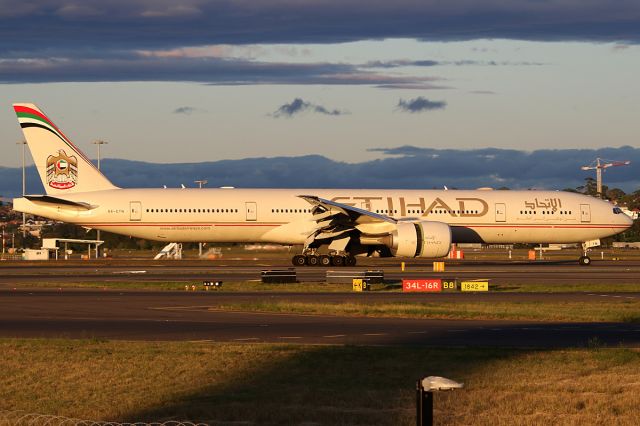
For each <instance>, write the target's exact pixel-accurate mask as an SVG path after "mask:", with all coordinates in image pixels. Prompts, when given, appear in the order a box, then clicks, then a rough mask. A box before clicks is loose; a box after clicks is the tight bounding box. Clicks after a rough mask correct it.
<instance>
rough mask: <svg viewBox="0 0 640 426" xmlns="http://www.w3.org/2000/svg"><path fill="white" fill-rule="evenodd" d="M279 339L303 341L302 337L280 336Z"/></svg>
mask: <svg viewBox="0 0 640 426" xmlns="http://www.w3.org/2000/svg"><path fill="white" fill-rule="evenodd" d="M278 339H302V337H300V336H280V337H278Z"/></svg>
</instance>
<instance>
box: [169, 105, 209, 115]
mask: <svg viewBox="0 0 640 426" xmlns="http://www.w3.org/2000/svg"><path fill="white" fill-rule="evenodd" d="M194 112H205V110H203V109H201V108H196V107H190V106H183V107H178V108H176V109H174V110H173V113H174V114H184V115H191V114H193V113H194Z"/></svg>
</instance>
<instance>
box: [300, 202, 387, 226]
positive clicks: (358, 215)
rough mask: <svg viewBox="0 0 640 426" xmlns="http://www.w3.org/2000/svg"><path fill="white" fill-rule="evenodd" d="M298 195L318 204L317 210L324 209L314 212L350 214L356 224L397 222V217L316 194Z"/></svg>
mask: <svg viewBox="0 0 640 426" xmlns="http://www.w3.org/2000/svg"><path fill="white" fill-rule="evenodd" d="M298 197H300V198H302V199H303V200H305V201H307V202H308V203H309V204H311V205H313V206H317V207H318V209H317V210H322V211H323V212H317V213H316V212H315V211H314V214H320V215H322V214H324V213H325V212H329V213H330V214H329V215H325V216H326V217H328V216H334V215H344V216H348V217H349V218H350V219H351V220H352V221H353V222H354V224H361V223H368V222H389V223H396V222H397V220H396V219H394V218H392V217H389V216H385V215H382V214H378V213H373V212H370V211H368V210H364V209H360V208H358V207H353V206H349V205H346V204H342V203H336V202H335V201H331V200H326V199H324V198H320V197H316V196H315V195H298Z"/></svg>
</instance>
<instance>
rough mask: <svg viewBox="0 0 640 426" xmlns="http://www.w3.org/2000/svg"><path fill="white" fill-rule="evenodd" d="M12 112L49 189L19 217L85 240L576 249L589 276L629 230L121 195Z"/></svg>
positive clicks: (369, 199)
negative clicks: (608, 240)
mask: <svg viewBox="0 0 640 426" xmlns="http://www.w3.org/2000/svg"><path fill="white" fill-rule="evenodd" d="M13 107H14V110H15V112H16V114H17V116H18V122H19V123H20V127H21V128H22V131H23V133H24V137H25V139H26V142H27V144H28V146H29V150H30V151H31V154H32V157H33V160H34V162H35V164H36V168H37V170H38V173H39V175H40V178H41V180H42V183H43V185H44V188H45V194H42V195H25V196H24V197H22V198H17V199H15V200H14V204H13V206H14V209H15V210H17V211H19V212H24V213H29V214H33V215H37V216H42V217H46V218H49V219H53V220H58V221H62V222H67V223H72V224H76V225H78V226H82V227H84V228H87V229H98V230H102V231H108V232H113V233H116V234H124V235H129V236H132V237H137V238H144V239H148V240H156V241H166V242H168V243H169V242H209V243H223V242H233V243H274V244H283V245H302V246H303V249H302V252H301V253H300V254H296V255H295V256H293V258H292V263H293V264H294V265H296V266H304V265H310V266H316V265H317V266H329V265H332V266H345V265H346V266H353V265H355V263H356V257H355V256H356V255H366V256H374V255H379V256H384V257H387V256H396V257H406V258H440V257H445V256H447V254H448V253H449V250H450V247H451V244H453V243H486V244H507V243H535V244H542V243H581V244H582V248H583V253H582V256H580V258H579V260H578V261H579V263H580V265H589V264H591V259H590V258H589V256H587V250H588V248H590V247H594V246H597V245H599V243H600V238H604V237H609V236H612V235H615V234H618V233H620V232H622V231H624V230H625V229H627V228H629V227H630V226H631V225H632V224H633V221H632V220H631V219H630V218H629V217H628V216H627V215H625V214H624V213H623V212H622V210H621V209H620V208H619V207H616V206H614V205H612V204H611V203H609V202H608V201H604V200H600V199H596V198H593V197H590V196H586V195H582V194H577V193H570V192H562V191H538V190H526V191H494V190H488V189H485V190H483V189H480V190H451V189H445V190H405V189H236V188H230V187H223V188H216V189H210V188H202V189H198V188H192V189H189V188H176V189H169V188H144V189H123V188H119V187H117V186H115V185H114V184H112V183H111V182H110V181H109V179H107V177H106V176H104V175H103V174H102V173H101V172H100V171H99V170H98V169H97V168H96V167H95V166H94V164H93V163H92V162H91V160H90V159H89V158H88V157H87V156H86V155H85V154H84V153H83V152H82V151H81V150H80V149H78V148H77V147H76V146H75V145H74V144H73V143H72V142H71V140H70V139H69V138H68V137H67V136H66V135H65V134H64V133H63V132H62V131H61V130H60V129H59V128H58V127H57V126H56V125H55V124H54V123H53V122H52V121H51V120H50V119H49V118H48V117H47V116H46V115H45V114H44V113H43V112H42V110H40V109H39V108H38V107H37V106H35V105H33V104H28V103H18V104H14V105H13ZM325 246H326V247H328V254H321V252H320V250H319V249H321V248H323V247H325ZM325 252H326V250H325V251H323V253H325Z"/></svg>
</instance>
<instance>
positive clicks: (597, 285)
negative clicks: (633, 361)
mask: <svg viewBox="0 0 640 426" xmlns="http://www.w3.org/2000/svg"><path fill="white" fill-rule="evenodd" d="M185 285H188V286H189V287H191V286H192V285H195V286H196V289H197V290H198V291H202V290H203V289H204V287H203V286H202V281H201V280H200V281H195V280H194V281H186V282H185V281H158V280H155V281H154V280H149V281H143V280H139V281H138V280H136V281H124V280H122V281H121V280H114V281H90V280H83V281H64V282H61V281H46V277H43V279H42V280H34V281H32V282H29V283H22V282H21V283H19V284H16V287H19V288H100V289H114V290H185ZM211 291H224V292H291V293H301V292H302V293H304V292H332V293H334V292H350V291H351V285H350V284H334V283H323V282H299V283H293V284H262V283H261V282H259V281H225V282H224V283H223V286H222V288H221V289H220V290H211ZM371 291H372V292H402V288H401V286H400V284H399V283H392V282H390V283H387V284H373V285H372V286H371ZM490 291H492V292H501V293H567V292H586V293H592V292H596V293H599V292H606V293H626V292H640V282H635V281H633V282H621V281H616V282H615V283H609V282H602V281H598V282H580V283H562V284H555V283H548V282H539V283H537V282H533V283H518V282H514V283H506V284H497V285H494V284H491V285H490Z"/></svg>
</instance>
